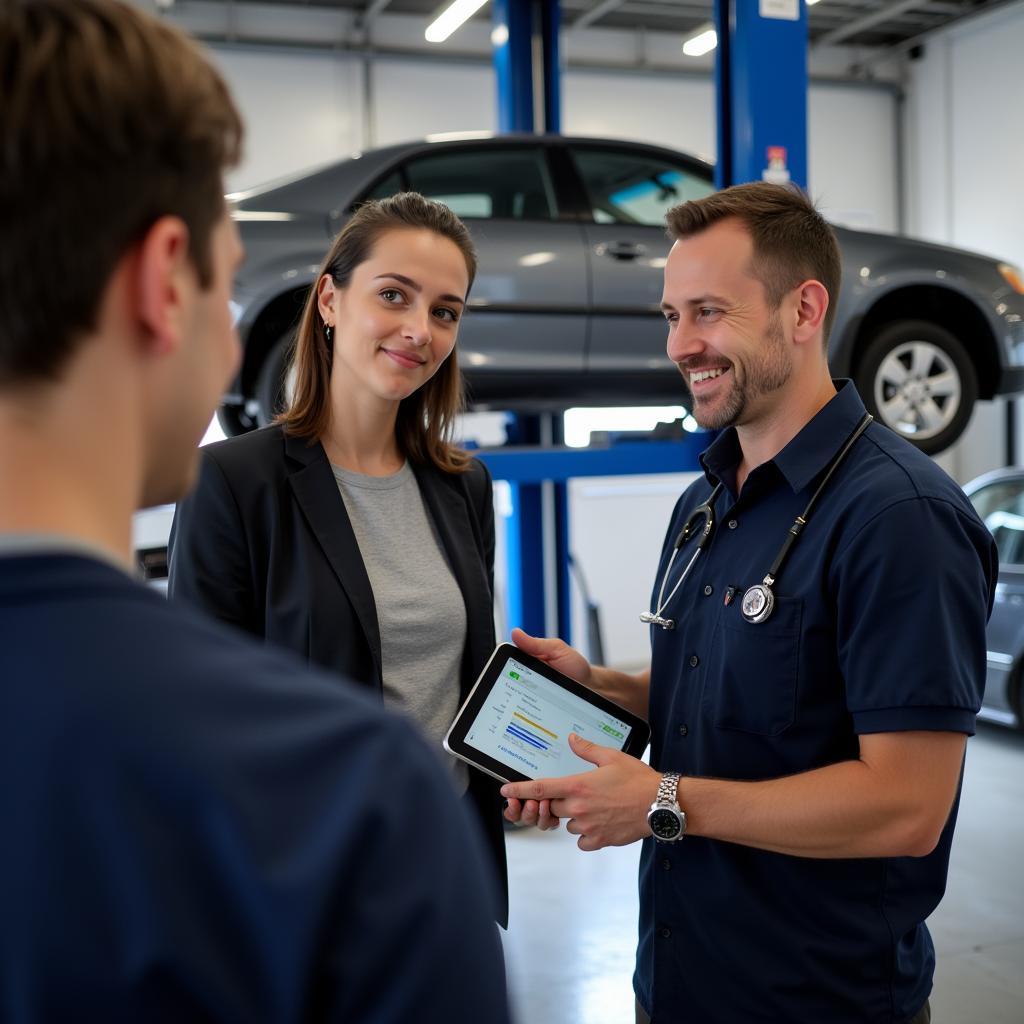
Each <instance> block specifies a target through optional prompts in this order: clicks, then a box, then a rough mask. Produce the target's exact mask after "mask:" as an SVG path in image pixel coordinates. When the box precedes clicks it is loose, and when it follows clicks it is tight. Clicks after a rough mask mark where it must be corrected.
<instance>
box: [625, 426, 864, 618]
mask: <svg viewBox="0 0 1024 1024" xmlns="http://www.w3.org/2000/svg"><path fill="white" fill-rule="evenodd" d="M871 420H872V416H871V413H868V412H866V413H864V415H863V416H862V417H861V419H860V422H859V423H858V424H857V426H856V427H855V428H854V430H853V433H852V434H850V436H849V437H848V438H847V439H846V441H845V442H844V444H843V446H842V448H840V449H839V451H838V452H837V453H836V455H835V456H834V457H833V459H832V461H831V462H830V463H829V464H828V468H827V469H826V471H825V475H824V476H823V477H822V480H821V483H820V484H818V489H817V490H816V491H815V492H814V494H813V495H811V500H810V501H809V502H808V503H807V507H806V508H805V509H804V510H803V512H801V513H800V515H798V516H797V517H796V519H794V520H793V525H792V526H791V527H790V528H789V530H788V531H787V533H786V539H785V540H784V541H783V542H782V547H781V548H779V553H778V554H777V555H776V556H775V561H774V562H772V567H771V568H770V569H769V570H768V572H767V573H766V574H765V577H764V579H763V580H761V582H760V583H755V584H754V585H753V586H752V587H750V588H749V589H748V590H747V591H746V592H745V593H744V595H743V599H742V600H741V602H740V611H741V612H742V614H743V618H745V619H746V620H747V622H752V623H755V624H756V623H760V622H764V621H765V620H766V619H767V618H768V617H769V616H770V615H771V613H772V611H773V610H774V608H775V593H774V591H773V590H772V587H774V586H775V583H776V581H777V580H778V578H779V573H780V572H781V571H782V566H783V564H784V563H785V561H786V559H787V558H788V557H789V553H790V551H791V550H792V549H793V545H794V544H795V543H796V539H797V537H799V536H800V534H801V533H802V532H803V528H804V527H805V526H806V525H807V520H808V519H810V516H811V509H812V508H814V505H815V502H817V500H818V498H819V497H820V496H821V492H822V491H824V490H825V487H826V485H827V484H828V482H829V480H830V479H831V478H832V474H833V473H835V471H836V470H837V469H838V468H839V466H840V465H841V464H842V462H843V460H844V459H845V458H846V456H847V454H848V453H849V451H850V449H851V448H852V447H853V444H854V442H855V441H856V440H857V438H858V437H860V435H861V434H863V433H864V431H865V430H867V428H868V424H870V423H871ZM721 493H722V484H720V483H718V484H716V485H715V487H714V489H713V490H712V492H711V493H710V494H709V495H708V497H707V499H706V500H705V501H704V503H703V504H701V505H698V506H697V507H696V508H695V509H694V510H693V511H692V512H691V513H690V515H689V518H688V519H687V520H686V522H685V523H684V524H683V528H682V529H681V530H680V531H679V536H678V537H677V538H676V542H675V546H674V547H673V549H672V556H671V558H669V560H668V565H667V566H665V572H664V573H663V574H662V577H661V587H660V589H659V590H658V604H657V607H656V610H655V611H653V612H644V613H643V614H642V615H641V616H640V621H641V622H644V623H648V624H650V625H652V626H661V628H662V629H675V628H676V622H675V619H667V618H665V617H664V615H663V614H662V613H663V612H664V611H665V608H666V607H667V606H668V605H669V604H670V603H671V601H672V598H673V597H675V595H676V592H677V591H678V590H679V588H680V587H681V586H682V585H683V580H685V579H686V577H687V576H689V575H690V570H691V569H692V568H693V565H694V563H695V562H696V561H697V559H698V558H700V555H701V552H702V551H703V550H704V549H705V548H706V547H707V546H708V544H710V543H711V538H712V536H713V535H714V532H715V501H716V500H717V498H718V496H719V494H721ZM698 529H699V531H700V536H699V537H698V540H697V547H696V549H695V550H694V552H693V554H692V555H691V556H690V560H689V562H687V563H686V568H685V569H683V571H682V574H681V575H680V577H679V579H678V580H676V585H675V586H674V587H673V588H672V590H671V591H670V592H669V595H668V597H665V587H666V585H667V584H668V578H669V575H670V574H671V572H672V564H673V563H674V562H675V560H676V555H677V554H678V553H679V549H680V548H682V546H683V545H684V544H685V543H686V542H687V541H688V540H689V539H690V538H691V537H693V536H694V534H695V533H697V531H698Z"/></svg>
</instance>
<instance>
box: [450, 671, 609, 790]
mask: <svg viewBox="0 0 1024 1024" xmlns="http://www.w3.org/2000/svg"><path fill="white" fill-rule="evenodd" d="M571 732H574V733H576V734H577V735H579V736H582V737H583V738H584V739H589V740H593V741H594V742H596V743H601V744H603V745H605V746H616V747H619V748H621V747H622V745H623V743H624V742H625V740H626V737H627V735H628V733H629V726H628V725H626V723H624V722H621V721H619V720H618V719H617V718H614V717H613V716H611V715H608V714H606V713H605V712H603V711H601V710H599V709H598V708H596V707H593V706H592V705H590V704H588V703H587V702H586V701H585V700H582V699H581V698H580V697H577V696H576V695H575V694H572V693H569V692H568V691H566V690H563V689H562V688H561V687H558V686H556V685H555V684H553V683H551V682H550V681H549V680H547V679H545V678H544V677H543V676H541V675H539V674H537V673H536V672H534V671H532V670H531V669H529V668H527V667H526V666H525V665H523V664H521V663H520V662H518V661H516V660H515V659H514V658H509V659H508V661H507V662H506V664H505V665H504V666H503V668H502V670H501V673H500V676H499V678H498V682H497V683H496V684H495V686H494V687H493V689H492V691H491V693H490V695H489V697H488V699H487V702H486V703H485V704H484V706H483V707H482V708H481V709H480V712H479V714H478V715H477V716H476V718H475V719H474V721H473V723H472V725H471V726H470V728H469V731H468V732H467V734H466V742H467V743H468V744H470V745H472V746H473V747H475V748H476V749H478V750H480V751H481V752H483V753H485V754H488V755H489V756H491V757H494V758H495V759H497V760H499V761H504V762H506V763H508V762H509V761H510V760H511V763H514V764H516V765H517V766H519V768H520V770H521V771H523V772H524V773H525V774H527V775H530V776H531V777H533V778H541V777H544V776H548V777H554V776H560V775H574V774H576V773H578V772H583V771H588V770H591V769H593V767H594V766H593V765H592V764H590V763H589V762H587V761H584V760H583V759H582V758H579V757H577V756H576V755H575V754H574V753H573V752H572V750H571V749H570V747H569V742H568V737H569V733H571Z"/></svg>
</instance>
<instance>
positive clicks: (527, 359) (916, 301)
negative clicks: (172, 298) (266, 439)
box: [220, 135, 1024, 453]
mask: <svg viewBox="0 0 1024 1024" xmlns="http://www.w3.org/2000/svg"><path fill="white" fill-rule="evenodd" d="M712 176H713V172H712V167H711V166H710V165H709V164H707V163H704V162H703V161H701V160H698V159H695V158H694V157H691V156H688V155H686V154H684V153H678V152H675V151H673V150H669V149H664V148H661V147H657V146H651V145H644V144H640V143H632V142H619V141H613V140H609V139H590V138H569V137H564V136H536V135H529V136H515V135H503V136H493V137H491V136H488V137H483V138H482V137H480V136H475V137H469V136H463V137H457V138H452V137H445V138H442V139H434V140H426V141H422V142H412V143H407V144H403V145H397V146H389V147H387V148H384V149H377V150H373V151H371V152H366V153H363V154H360V155H357V156H355V157H353V158H352V159H349V160H345V161H343V162H340V163H336V164H333V165H331V166H329V167H326V168H324V169H321V170H318V171H316V172H314V173H311V174H307V175H304V176H302V177H299V178H295V179H291V180H288V181H286V182H283V183H276V184H272V185H269V186H267V187H264V188H257V189H253V190H250V191H248V192H244V193H238V194H236V195H233V196H230V197H229V199H230V201H231V208H232V211H233V216H234V217H235V218H236V220H237V221H238V224H239V229H240V231H241V234H242V240H243V242H244V244H245V248H246V251H247V259H246V262H245V265H244V267H243V268H242V270H241V272H240V273H239V276H238V279H237V282H236V288H235V295H234V300H235V303H236V311H237V313H238V326H239V331H240V334H241V337H242V340H243V342H244V345H245V357H244V361H243V365H242V368H241V371H240V373H239V375H238V378H237V380H236V381H235V384H234V386H233V388H232V389H231V392H230V393H229V394H227V395H226V396H225V400H224V405H223V406H222V408H221V411H220V418H221V423H222V425H223V427H224V429H225V430H226V431H227V432H228V433H229V434H234V433H238V432H240V431H243V430H247V429H250V428H252V427H254V426H257V425H260V424H263V423H266V422H268V421H269V419H270V418H271V417H272V416H273V413H274V412H275V411H276V409H277V408H278V407H279V405H280V402H281V394H282V381H283V372H284V367H285V364H286V357H287V351H288V347H289V345H290V342H291V338H292V334H293V331H294V328H295V325H296V322H297V319H298V316H299V312H300V310H301V308H302V303H303V301H304V298H305V295H306V293H307V291H308V289H309V287H310V285H311V284H312V283H313V280H314V277H315V275H316V271H317V268H318V266H319V264H320V261H321V259H322V258H323V256H324V254H325V252H326V250H327V247H328V245H329V243H330V240H331V238H332V237H333V236H334V235H335V234H336V233H337V231H338V230H339V229H340V228H341V226H342V225H343V224H344V223H345V219H346V218H347V217H348V215H349V213H350V212H351V210H352V209H353V207H354V206H356V205H357V204H358V203H360V202H362V201H364V200H366V199H372V198H378V197H382V196H387V195H391V194H393V193H395V192H398V191H402V190H405V189H412V190H415V191H417V192H421V193H423V194H424V195H426V196H429V197H431V198H433V199H438V200H441V201H442V202H444V203H447V204H448V205H449V206H450V207H451V208H452V209H453V210H454V211H455V212H456V213H457V214H458V215H459V216H460V217H462V218H463V219H464V220H465V221H466V224H467V225H468V226H469V228H470V231H471V232H472V234H473V238H474V240H475V242H476V245H477V248H478V250H479V255H480V270H479V274H478V276H477V279H476V284H475V285H474V287H473V293H472V297H471V299H470V310H471V315H469V316H468V317H466V319H465V320H464V322H463V326H462V329H461V331H460V335H459V348H460V362H461V365H462V367H463V369H464V371H465V374H466V377H467V380H468V383H469V391H470V401H471V404H472V405H473V406H474V407H477V408H500V409H515V410H529V409H538V408H566V407H568V406H578V405H641V404H662V403H667V404H678V403H679V402H681V401H684V399H685V397H686V396H685V388H684V386H683V385H682V383H681V381H680V379H679V375H678V373H677V371H676V369H675V367H674V366H672V365H671V364H670V363H669V361H668V359H667V358H666V355H665V337H666V328H665V324H664V320H663V318H662V316H661V313H660V311H659V303H660V301H661V288H662V268H663V267H664V265H665V257H666V255H667V253H668V249H669V242H668V239H667V238H666V235H665V226H664V215H665V212H666V210H667V209H668V208H669V207H671V206H674V205H675V204H677V203H680V202H682V201H684V200H686V199H693V198H697V197H699V196H704V195H707V194H708V193H709V192H711V191H713V188H714V186H713V184H712ZM836 233H837V235H838V236H839V242H840V245H841V247H842V251H843V267H844V273H843V287H842V293H841V295H840V298H839V305H838V309H837V313H836V321H835V326H834V328H833V331H832V337H831V340H830V344H829V353H830V355H829V358H830V362H831V365H832V369H833V372H834V373H835V374H836V375H837V376H849V377H852V378H853V379H854V380H855V381H856V384H857V387H858V389H859V390H860V393H861V396H862V397H863V399H864V402H865V404H866V405H867V407H868V409H869V410H870V411H871V412H872V413H874V414H875V416H876V417H877V418H878V419H880V420H881V421H882V422H883V423H885V424H887V425H888V426H889V427H891V428H892V429H893V430H896V431H899V432H900V433H901V434H903V435H904V436H906V437H907V438H909V439H910V440H911V441H913V442H914V443H915V444H917V445H918V446H919V447H920V448H922V449H923V450H924V451H926V452H929V453H935V452H939V451H942V450H943V449H944V448H946V447H948V446H949V445H950V444H952V443H953V442H954V441H955V440H956V439H957V438H958V437H959V436H960V434H961V433H962V432H963V430H964V428H965V427H966V425H967V422H968V420H969V419H970V416H971V411H972V408H973V406H974V403H975V401H976V400H977V399H979V398H992V397H994V396H996V395H1004V394H1014V393H1017V392H1019V391H1022V390H1024V319H1022V318H1024V282H1022V280H1021V276H1020V273H1019V271H1018V270H1017V269H1016V268H1015V267H1012V266H1009V265H1008V264H1005V263H1000V262H999V261H998V260H994V259H990V258H988V257H985V256H979V255H975V254H972V253H968V252H964V251H962V250H959V249H952V248H946V247H943V246H938V245H931V244H928V243H925V242H918V241H913V240H910V239H907V238H902V237H898V236H891V235H881V234H872V233H868V232H865V231H852V230H849V229H847V228H836Z"/></svg>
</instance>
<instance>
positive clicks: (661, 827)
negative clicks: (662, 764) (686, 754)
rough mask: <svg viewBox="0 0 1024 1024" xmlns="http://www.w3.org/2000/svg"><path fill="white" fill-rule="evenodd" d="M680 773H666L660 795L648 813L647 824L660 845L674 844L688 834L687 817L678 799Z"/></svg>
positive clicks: (660, 787) (659, 789)
mask: <svg viewBox="0 0 1024 1024" xmlns="http://www.w3.org/2000/svg"><path fill="white" fill-rule="evenodd" d="M678 785H679V773H678V772H665V774H664V775H662V777H661V784H660V785H659V786H658V795H657V797H656V798H655V800H654V803H653V804H651V809H650V810H649V811H648V812H647V824H648V825H650V826H651V832H653V833H654V838H655V839H657V841H658V842H659V843H674V842H675V841H676V840H677V839H682V838H683V835H684V834H685V833H686V815H685V814H684V813H683V812H682V810H680V808H679V801H678V799H677V797H676V793H677V789H676V787H677V786H678Z"/></svg>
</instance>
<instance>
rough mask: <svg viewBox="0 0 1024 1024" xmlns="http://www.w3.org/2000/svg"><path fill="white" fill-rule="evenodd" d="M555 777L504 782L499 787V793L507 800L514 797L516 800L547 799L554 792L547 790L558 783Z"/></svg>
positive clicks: (553, 794)
mask: <svg viewBox="0 0 1024 1024" xmlns="http://www.w3.org/2000/svg"><path fill="white" fill-rule="evenodd" d="M558 781H559V780H557V779H551V780H548V779H541V780H539V781H535V782H506V783H505V785H504V786H502V787H501V795H502V796H503V797H504V798H505V799H506V800H508V799H509V798H510V797H515V798H516V799H517V800H549V799H551V798H552V797H554V796H555V795H556V794H555V793H553V792H549V790H551V789H552V788H554V786H556V785H557V784H558Z"/></svg>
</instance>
